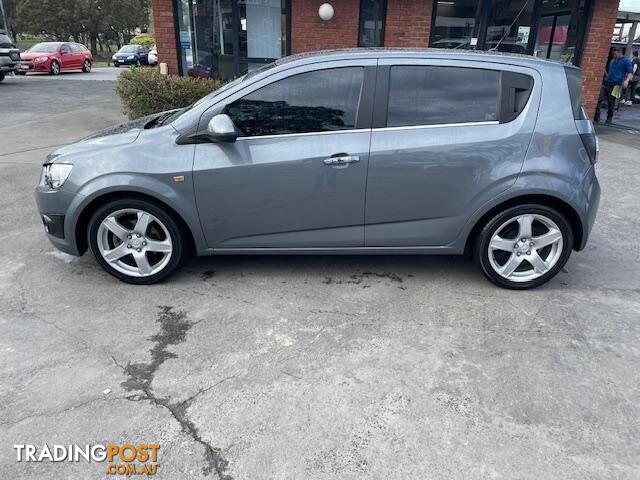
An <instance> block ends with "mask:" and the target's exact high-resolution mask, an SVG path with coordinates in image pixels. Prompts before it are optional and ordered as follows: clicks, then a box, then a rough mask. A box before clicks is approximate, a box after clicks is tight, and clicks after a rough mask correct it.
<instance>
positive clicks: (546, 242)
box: [474, 204, 574, 290]
mask: <svg viewBox="0 0 640 480" xmlns="http://www.w3.org/2000/svg"><path fill="white" fill-rule="evenodd" d="M573 242H574V239H573V231H572V230H571V225H569V222H568V221H567V219H566V218H565V217H564V216H563V215H562V214H560V213H559V212H557V211H556V210H554V209H552V208H550V207H546V206H544V205H535V204H531V205H520V206H516V207H511V208H508V209H506V210H504V211H502V212H500V213H499V214H497V215H496V216H494V217H493V218H491V219H490V220H489V221H488V222H487V223H486V225H485V226H484V227H483V228H482V231H481V232H480V235H479V236H478V239H477V242H476V246H475V252H474V253H475V258H476V261H477V262H478V263H479V264H480V268H481V269H482V272H483V273H484V274H485V276H486V277H487V278H488V279H489V280H490V281H491V282H493V283H495V284H496V285H498V286H500V287H503V288H510V289H515V290H524V289H527V288H533V287H538V286H540V285H542V284H543V283H546V282H547V281H548V280H550V279H551V278H553V277H554V276H555V275H556V274H557V273H558V272H559V271H560V269H562V267H564V265H565V263H567V260H568V259H569V256H570V255H571V251H572V250H573Z"/></svg>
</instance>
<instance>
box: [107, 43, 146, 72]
mask: <svg viewBox="0 0 640 480" xmlns="http://www.w3.org/2000/svg"><path fill="white" fill-rule="evenodd" d="M111 60H112V61H113V66H114V67H119V66H120V65H136V66H138V67H139V66H141V65H148V64H149V49H147V47H145V46H142V45H125V46H124V47H122V48H121V49H120V50H118V51H117V52H116V53H115V54H114V55H113V57H111Z"/></svg>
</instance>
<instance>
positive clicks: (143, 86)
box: [116, 67, 222, 120]
mask: <svg viewBox="0 0 640 480" xmlns="http://www.w3.org/2000/svg"><path fill="white" fill-rule="evenodd" d="M221 85H222V83H221V82H220V80H216V79H203V78H192V77H179V76H176V75H162V74H161V73H160V71H159V70H158V69H157V68H135V67H131V68H129V69H127V70H125V71H123V72H122V73H121V74H120V75H119V76H118V81H117V83H116V93H117V94H118V95H119V96H120V98H121V99H122V105H123V108H124V113H125V114H126V115H127V116H128V117H129V118H130V119H131V120H133V119H135V118H139V117H144V116H145V115H151V114H153V113H157V112H163V111H165V110H173V109H174V108H182V107H186V106H188V105H191V104H192V103H193V102H195V101H196V100H199V99H200V98H202V97H204V96H205V95H207V94H208V93H210V92H212V91H213V90H216V89H218V88H220V86H221Z"/></svg>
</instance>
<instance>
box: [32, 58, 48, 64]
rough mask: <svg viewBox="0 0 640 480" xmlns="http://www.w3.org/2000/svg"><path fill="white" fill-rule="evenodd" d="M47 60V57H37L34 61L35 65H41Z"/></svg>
mask: <svg viewBox="0 0 640 480" xmlns="http://www.w3.org/2000/svg"><path fill="white" fill-rule="evenodd" d="M47 60H49V57H38V58H36V59H35V60H34V62H35V63H42V62H46V61H47Z"/></svg>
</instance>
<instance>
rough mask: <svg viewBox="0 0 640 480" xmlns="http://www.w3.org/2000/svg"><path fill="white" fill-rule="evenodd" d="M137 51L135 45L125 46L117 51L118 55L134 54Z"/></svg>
mask: <svg viewBox="0 0 640 480" xmlns="http://www.w3.org/2000/svg"><path fill="white" fill-rule="evenodd" d="M137 51H138V46H137V45H125V46H124V47H122V48H121V49H120V50H118V53H136V52H137Z"/></svg>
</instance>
